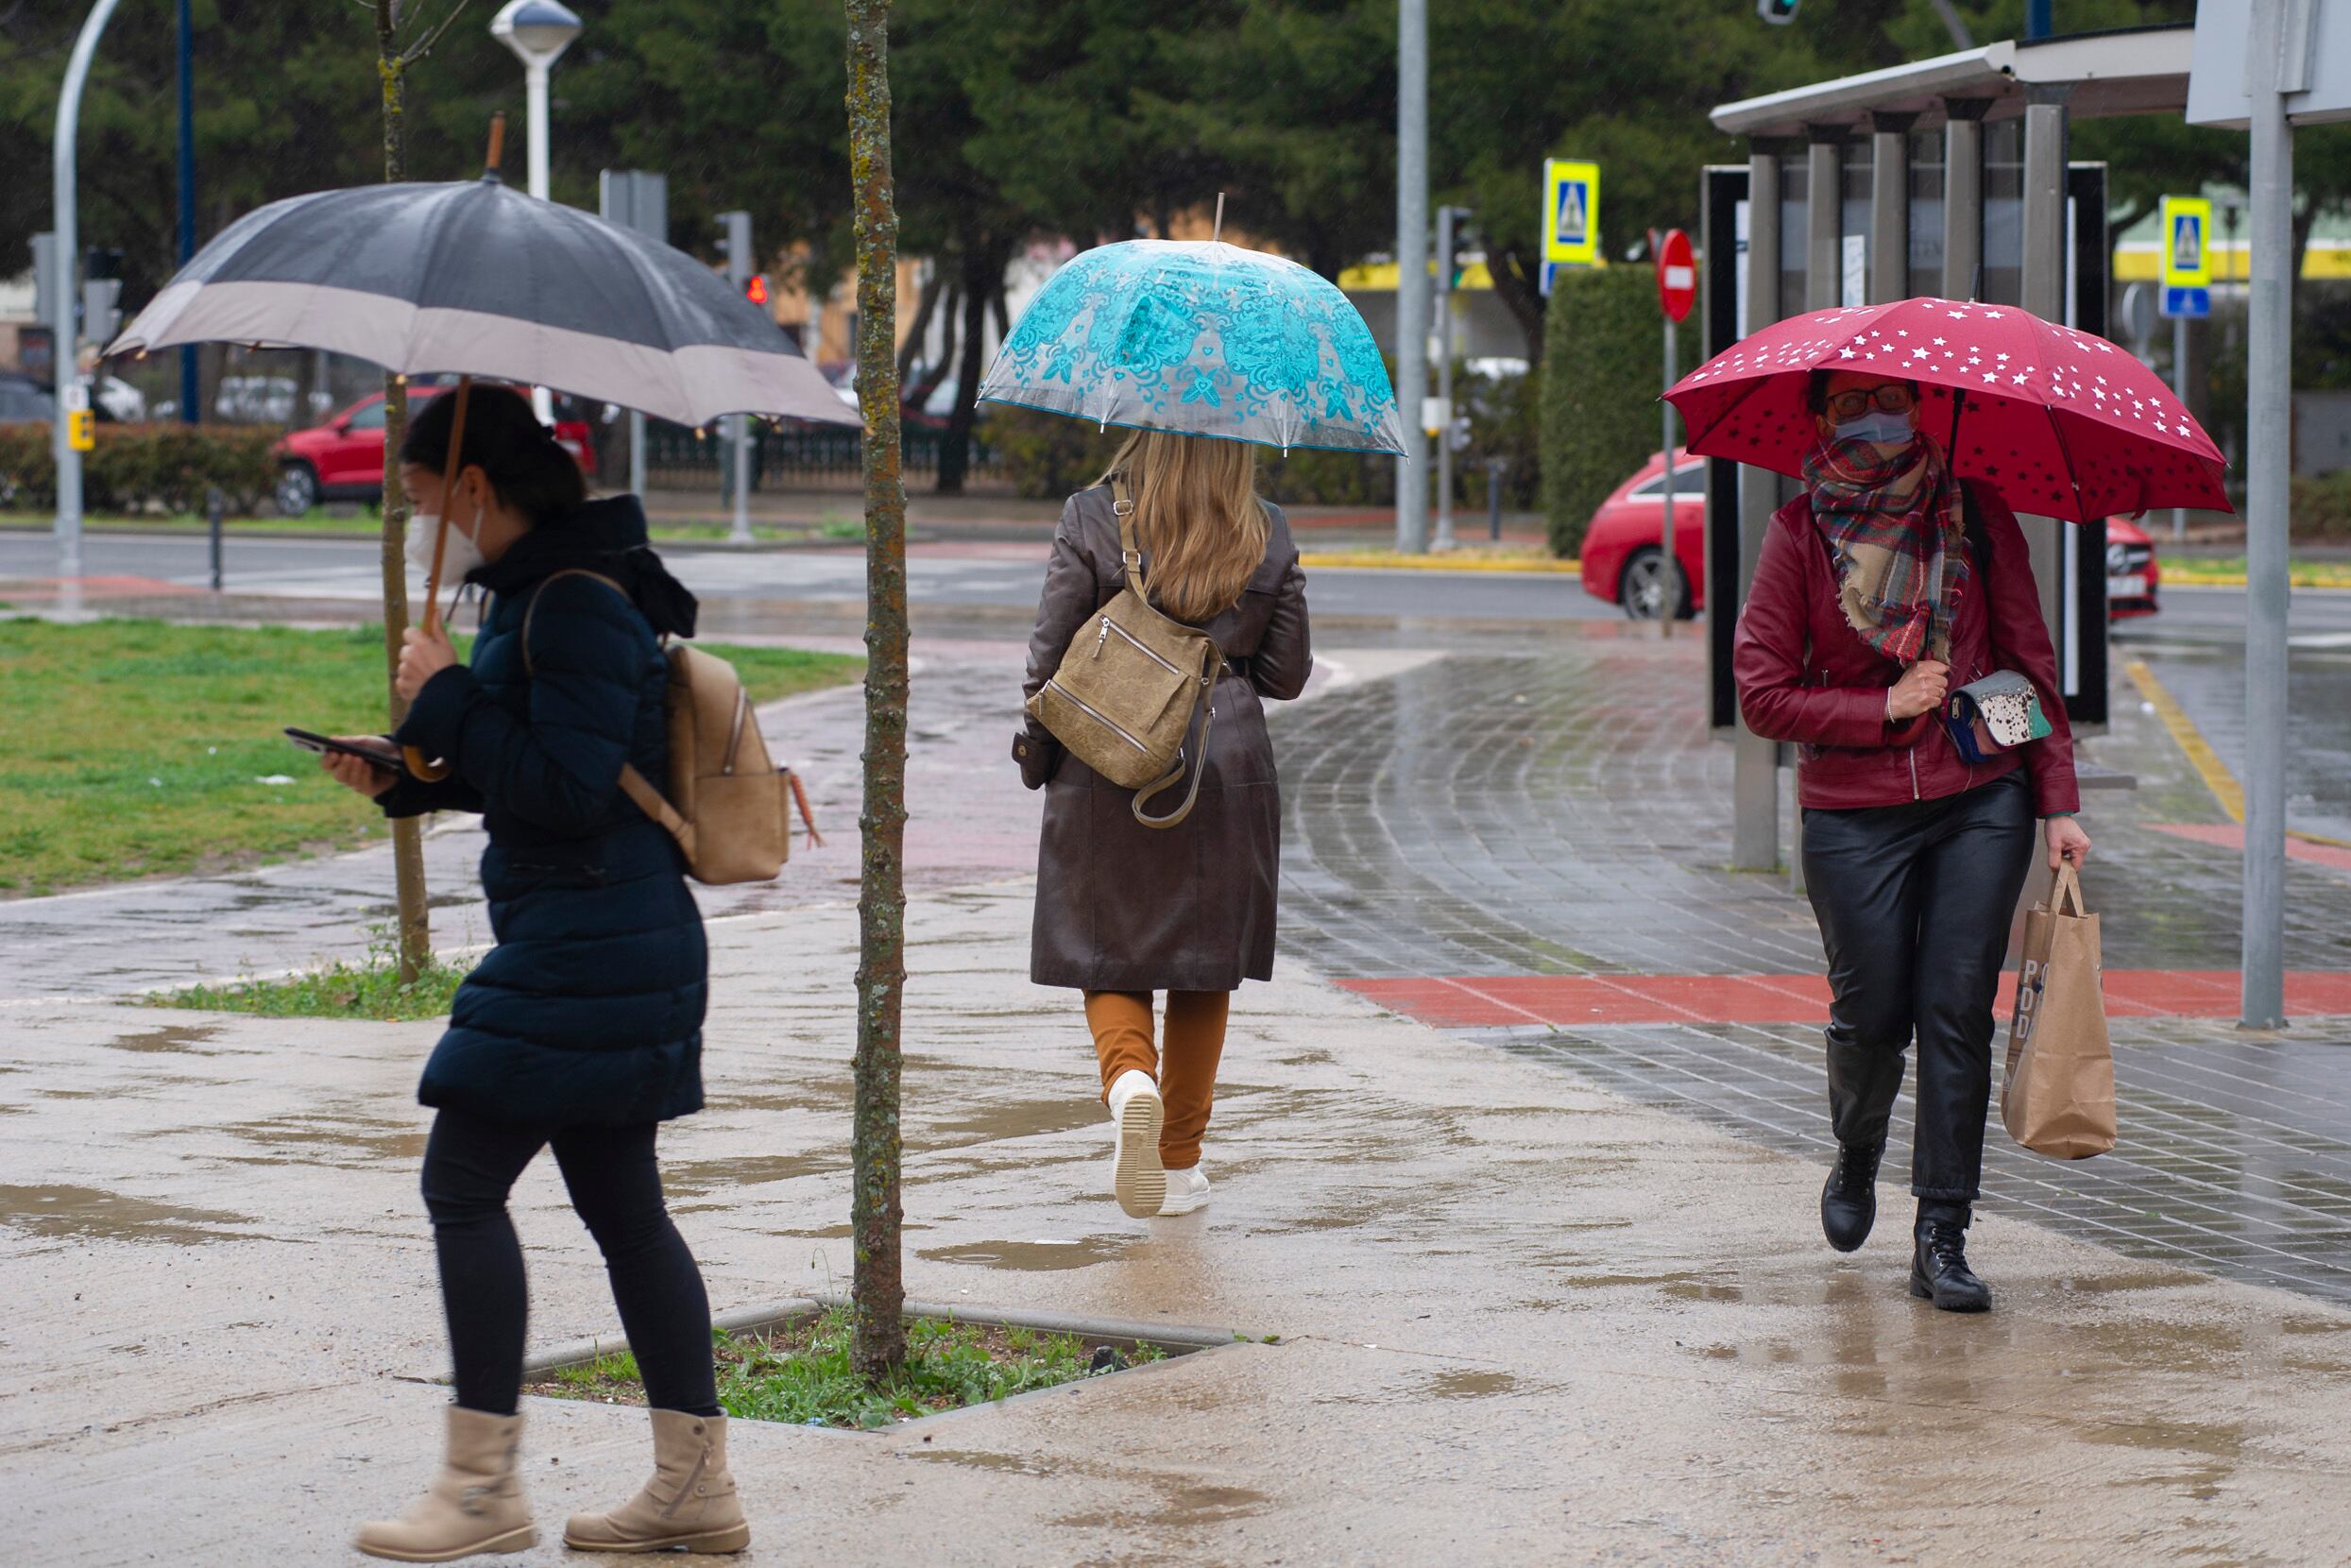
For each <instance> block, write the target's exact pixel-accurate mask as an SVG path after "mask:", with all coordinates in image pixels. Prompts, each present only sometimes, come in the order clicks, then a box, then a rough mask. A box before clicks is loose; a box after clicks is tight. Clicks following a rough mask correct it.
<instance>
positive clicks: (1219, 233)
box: [1208, 191, 1224, 245]
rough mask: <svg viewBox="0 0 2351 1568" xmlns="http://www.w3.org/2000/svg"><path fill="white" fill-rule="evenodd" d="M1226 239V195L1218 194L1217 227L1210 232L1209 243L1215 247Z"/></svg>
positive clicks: (1219, 192) (1220, 192)
mask: <svg viewBox="0 0 2351 1568" xmlns="http://www.w3.org/2000/svg"><path fill="white" fill-rule="evenodd" d="M1223 238H1224V193H1223V192H1222V191H1218V193H1217V226H1216V227H1215V228H1214V229H1211V230H1209V231H1208V243H1209V244H1211V245H1215V244H1216V243H1217V242H1218V241H1219V240H1221V239H1223Z"/></svg>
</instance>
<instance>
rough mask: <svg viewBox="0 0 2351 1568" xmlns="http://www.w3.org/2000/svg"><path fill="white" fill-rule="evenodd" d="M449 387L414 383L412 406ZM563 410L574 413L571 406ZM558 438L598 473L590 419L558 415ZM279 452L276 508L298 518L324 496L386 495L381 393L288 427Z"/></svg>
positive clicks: (582, 466) (368, 497) (352, 498)
mask: <svg viewBox="0 0 2351 1568" xmlns="http://www.w3.org/2000/svg"><path fill="white" fill-rule="evenodd" d="M445 390H446V388H443V387H438V386H412V387H410V388H409V389H408V406H409V407H410V408H411V409H412V410H413V409H415V408H416V407H417V406H418V405H419V404H421V403H422V402H424V401H425V400H427V399H429V398H434V397H437V396H439V395H440V393H441V392H443V391H445ZM561 412H564V413H570V412H573V411H572V410H570V409H565V410H562V411H561ZM554 428H555V439H556V440H557V441H559V442H561V443H562V444H563V448H564V450H565V451H566V452H570V453H571V457H572V460H573V461H574V462H576V463H578V464H579V466H580V470H581V471H582V472H583V473H586V474H588V476H589V477H590V478H593V477H594V476H595V472H596V445H595V438H594V435H593V434H592V432H591V430H590V428H589V425H588V421H587V420H586V419H579V418H558V419H557V420H556V421H555V427H554ZM274 450H275V451H276V452H277V456H278V490H277V503H278V512H279V515H280V516H281V517H289V518H298V517H300V516H301V515H302V514H303V513H305V512H307V511H309V510H310V509H311V508H312V507H314V506H315V505H317V504H318V503H320V502H322V501H372V500H375V499H377V498H379V497H381V496H382V495H383V393H381V392H378V393H376V394H375V395H374V396H372V397H366V398H362V399H360V400H359V401H357V402H355V403H353V404H351V405H350V406H349V408H346V409H345V410H343V412H341V413H340V414H337V415H336V416H335V417H334V418H332V419H329V420H328V421H327V422H326V423H325V424H322V425H314V426H313V427H312V428H310V429H309V430H297V431H290V432H288V433H287V434H286V435H283V436H282V437H281V438H280V439H279V441H278V444H277V446H276V448H275V449H274Z"/></svg>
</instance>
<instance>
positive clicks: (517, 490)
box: [400, 386, 588, 527]
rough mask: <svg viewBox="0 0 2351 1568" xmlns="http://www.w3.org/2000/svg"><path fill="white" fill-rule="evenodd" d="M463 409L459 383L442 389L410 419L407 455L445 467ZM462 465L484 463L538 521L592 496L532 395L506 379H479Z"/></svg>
mask: <svg viewBox="0 0 2351 1568" xmlns="http://www.w3.org/2000/svg"><path fill="white" fill-rule="evenodd" d="M456 416H457V394H456V392H455V391H454V390H443V391H441V392H438V393H435V394H434V397H433V400H432V401H430V402H428V403H426V404H425V405H424V408H423V409H422V411H420V412H419V413H418V414H417V416H416V417H415V418H412V419H411V420H409V422H408V435H407V437H406V439H404V440H402V441H401V442H400V461H401V462H402V463H414V464H416V465H417V467H418V468H420V469H431V470H432V471H433V472H434V473H436V474H437V473H439V472H441V471H442V470H443V469H445V468H446V467H447V466H448V463H449V427H450V422H451V420H452V419H454V418H456ZM457 462H458V466H459V468H460V469H472V468H478V469H481V470H482V472H483V473H484V474H485V475H486V476H487V477H488V479H489V482H490V488H491V489H492V490H495V491H496V492H497V493H498V500H499V502H500V503H501V504H502V505H505V506H510V507H512V508H513V509H514V510H516V511H518V512H520V513H521V514H522V515H523V516H524V517H526V518H528V519H530V520H531V525H532V526H533V527H537V526H538V525H539V524H540V523H543V522H545V521H547V520H549V519H551V518H554V517H558V516H560V515H561V514H563V513H565V512H568V511H571V509H572V508H573V507H575V506H578V505H580V504H581V503H584V502H586V501H587V500H588V481H587V480H586V479H585V478H583V477H582V476H581V474H580V466H579V464H578V462H577V461H575V460H574V459H573V458H572V456H571V453H570V452H567V451H565V450H564V448H563V445H562V443H560V442H558V441H557V440H556V439H555V433H554V431H552V430H549V429H548V428H547V427H546V426H545V425H542V424H540V423H539V422H538V416H537V414H535V413H533V412H532V410H531V402H530V400H529V399H528V398H525V397H523V396H522V394H520V392H517V391H515V390H514V389H512V388H511V387H505V386H477V387H475V388H474V389H473V395H472V397H471V398H469V399H468V401H467V403H466V438H465V441H464V442H463V444H462V445H461V447H460V449H459V451H458V453H457Z"/></svg>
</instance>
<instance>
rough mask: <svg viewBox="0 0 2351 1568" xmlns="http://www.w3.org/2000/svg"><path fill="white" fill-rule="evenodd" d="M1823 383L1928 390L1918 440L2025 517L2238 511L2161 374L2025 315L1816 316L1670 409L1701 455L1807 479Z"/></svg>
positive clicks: (1674, 398)
mask: <svg viewBox="0 0 2351 1568" xmlns="http://www.w3.org/2000/svg"><path fill="white" fill-rule="evenodd" d="M1814 370H1854V371H1860V372H1863V373H1865V374H1868V375H1879V376H1900V377H1904V378H1907V379H1908V380H1910V381H1914V382H1916V383H1918V394H1919V398H1918V414H1917V426H1918V428H1919V429H1920V430H1921V431H1924V432H1925V433H1926V434H1927V435H1930V436H1932V437H1933V438H1934V441H1935V442H1936V444H1937V445H1939V446H1941V447H1942V448H1943V449H1944V451H1945V452H1946V453H1947V454H1948V455H1949V456H1950V458H1951V468H1952V470H1953V471H1954V472H1956V473H1957V474H1959V475H1960V476H1961V477H1962V478H1968V479H1982V480H1985V481H1988V482H1989V483H1990V484H1992V485H1993V486H1997V487H1998V489H1999V490H2000V493H2001V495H2002V498H2003V499H2005V500H2006V501H2007V503H2008V504H2009V505H2010V506H2011V507H2013V508H2015V509H2016V510H2017V511H2019V512H2024V513H2029V514H2032V515H2035V516H2039V517H2052V518H2065V519H2068V520H2071V521H2074V522H2087V521H2089V520H2091V519H2093V518H2104V517H2112V516H2114V515H2116V514H2118V513H2124V514H2132V515H2136V514H2138V513H2139V512H2143V511H2146V510H2148V509H2149V508H2151V507H2158V506H2201V507H2208V508H2210V509H2212V510H2215V511H2223V512H2225V511H2228V510H2230V509H2231V508H2230V506H2229V503H2228V496H2227V494H2226V492H2225V491H2223V488H2222V486H2221V476H2222V474H2223V471H2224V470H2225V469H2226V467H2227V464H2226V462H2225V460H2224V459H2223V457H2222V456H2221V449H2220V448H2218V447H2216V446H2214V445H2213V444H2212V438H2211V437H2210V436H2209V435H2206V434H2205V433H2204V430H2203V428H2202V427H2201V426H2199V425H2198V424H2197V423H2196V421H2195V420H2194V419H2193V418H2190V417H2189V413H2188V410H2187V409H2186V408H2184V407H2182V406H2181V404H2180V401H2179V399H2178V398H2177V397H2175V396H2173V395H2172V389H2171V388H2170V387H2168V386H2166V385H2164V384H2163V383H2162V381H2161V380H2160V379H2158V378H2157V377H2156V375H2155V372H2154V371H2153V370H2150V369H2148V368H2147V366H2144V365H2141V364H2140V363H2139V362H2138V360H2137V359H2136V358H2134V357H2133V356H2132V355H2130V354H2128V353H2126V352H2124V351H2123V350H2122V349H2118V348H2116V347H2115V346H2114V345H2113V344H2111V343H2109V342H2107V341H2106V340H2105V339H2104V338H2103V337H2097V336H2094V335H2092V334H2091V333H2088V332H2076V331H2074V330H2073V329H2072V328H2071V327H2059V326H2054V325H2053V324H2051V323H2049V322H2047V321H2043V320H2042V319H2041V318H2040V317H2039V316H2036V315H2033V314H2032V313H2031V312H2029V311H2024V310H2019V309H2018V308H2017V307H2016V306H2014V305H1984V304H1975V303H1963V302H1961V301H1959V300H1955V299H1933V298H1917V299H1904V300H1901V301H1900V302H1899V303H1897V304H1891V305H1858V306H1853V307H1850V308H1848V309H1842V310H1828V311H1813V312H1810V313H1808V314H1806V315H1796V316H1790V317H1789V318H1788V319H1787V320H1785V321H1779V322H1775V323H1773V324H1772V325H1771V326H1768V327H1765V328H1763V330H1762V331H1760V332H1751V333H1749V334H1748V335H1747V336H1746V337H1745V338H1742V339H1741V340H1740V341H1738V342H1737V343H1734V344H1732V345H1731V346H1730V347H1729V349H1724V350H1723V351H1722V352H1721V353H1719V354H1716V355H1715V356H1714V357H1713V358H1712V359H1710V360H1708V361H1707V362H1706V363H1705V364H1704V365H1701V366H1698V367H1697V368H1696V369H1695V370H1693V371H1692V372H1690V374H1689V375H1687V376H1685V377H1683V378H1682V379H1681V381H1680V382H1679V383H1677V384H1676V385H1675V387H1674V388H1673V390H1671V391H1669V392H1667V393H1666V394H1665V398H1666V401H1669V402H1671V403H1672V404H1673V405H1674V406H1675V407H1676V408H1677V409H1678V410H1680V412H1681V418H1682V420H1683V422H1684V424H1685V425H1686V426H1687V427H1688V428H1689V431H1690V441H1689V448H1690V451H1692V452H1695V453H1697V454H1699V455H1701V456H1705V457H1728V458H1733V459H1735V460H1737V461H1738V462H1741V463H1752V464H1755V465H1756V466H1758V467H1760V468H1765V469H1774V470H1776V471H1778V472H1780V473H1784V474H1793V475H1796V476H1797V477H1799V478H1800V477H1801V476H1802V471H1803V463H1804V454H1805V452H1807V451H1808V450H1810V448H1811V447H1812V444H1813V442H1814V439H1815V438H1816V436H1817V435H1818V429H1819V427H1818V426H1817V425H1816V424H1815V423H1814V415H1813V412H1812V410H1811V408H1810V407H1808V406H1807V405H1806V402H1805V386H1806V383H1807V381H1808V380H1809V378H1810V375H1811V373H1812V372H1813V371H1814Z"/></svg>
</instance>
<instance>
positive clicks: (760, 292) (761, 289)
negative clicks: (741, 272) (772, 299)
mask: <svg viewBox="0 0 2351 1568" xmlns="http://www.w3.org/2000/svg"><path fill="white" fill-rule="evenodd" d="M742 297H743V298H745V299H748V300H750V301H751V302H752V303H753V304H755V305H764V304H766V303H767V279H766V278H765V277H764V276H762V275H761V274H759V273H757V272H755V273H753V274H752V275H751V280H750V281H748V282H746V283H744V284H743V286H742Z"/></svg>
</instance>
